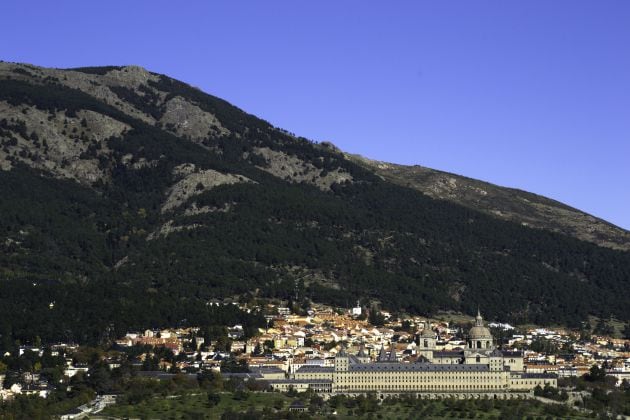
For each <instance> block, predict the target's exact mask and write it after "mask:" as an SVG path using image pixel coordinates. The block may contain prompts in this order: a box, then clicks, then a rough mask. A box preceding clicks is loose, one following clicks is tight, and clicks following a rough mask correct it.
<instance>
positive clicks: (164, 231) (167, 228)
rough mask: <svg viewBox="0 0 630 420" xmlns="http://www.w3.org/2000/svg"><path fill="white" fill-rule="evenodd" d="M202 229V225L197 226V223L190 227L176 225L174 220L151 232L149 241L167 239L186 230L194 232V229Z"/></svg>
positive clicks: (148, 236) (148, 237)
mask: <svg viewBox="0 0 630 420" xmlns="http://www.w3.org/2000/svg"><path fill="white" fill-rule="evenodd" d="M200 227H202V225H200V224H197V223H193V224H190V225H182V226H179V225H175V222H174V221H173V220H169V221H167V222H166V223H164V224H163V225H162V226H160V228H159V229H158V230H156V231H155V232H151V233H149V234H148V235H147V241H153V240H155V239H158V238H160V237H164V238H165V237H167V236H168V235H170V234H171V233H175V232H181V231H184V230H193V229H197V228H200Z"/></svg>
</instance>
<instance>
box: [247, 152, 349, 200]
mask: <svg viewBox="0 0 630 420" xmlns="http://www.w3.org/2000/svg"><path fill="white" fill-rule="evenodd" d="M254 152H255V153H256V154H258V155H260V156H262V157H263V158H264V159H265V160H266V161H267V166H264V167H260V166H259V168H260V169H262V170H263V171H266V172H269V173H270V174H272V175H274V176H276V177H278V178H282V179H284V180H287V181H289V182H293V183H300V182H306V183H308V184H312V185H315V186H316V187H317V188H319V189H321V190H323V191H328V190H330V187H331V185H332V184H334V183H338V184H340V183H343V182H352V175H351V174H349V173H347V172H345V171H341V170H340V169H339V168H337V169H335V170H333V171H329V172H325V171H324V170H323V169H319V168H317V167H316V166H314V165H313V164H311V163H309V162H304V161H303V160H300V159H299V158H297V157H295V156H292V155H288V154H286V153H283V152H279V151H276V150H271V149H269V148H267V147H257V148H254Z"/></svg>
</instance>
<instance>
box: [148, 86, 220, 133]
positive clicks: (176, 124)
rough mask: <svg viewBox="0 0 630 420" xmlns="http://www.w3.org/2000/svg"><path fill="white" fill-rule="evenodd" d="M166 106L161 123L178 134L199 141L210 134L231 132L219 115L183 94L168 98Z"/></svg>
mask: <svg viewBox="0 0 630 420" xmlns="http://www.w3.org/2000/svg"><path fill="white" fill-rule="evenodd" d="M164 108H165V109H164V115H162V118H161V119H160V123H161V124H162V126H163V127H165V128H166V129H167V130H169V131H170V132H172V133H174V134H176V135H178V136H183V137H187V138H190V139H191V140H196V141H198V140H202V139H204V138H207V137H209V136H211V137H216V136H224V135H228V134H229V133H230V132H229V131H228V130H227V129H226V128H224V127H223V126H222V125H221V122H220V121H219V120H218V119H217V117H215V116H214V115H212V114H210V113H209V112H205V111H203V110H202V109H201V108H199V107H198V106H196V105H194V104H192V103H190V102H188V101H186V100H185V99H184V98H182V97H181V96H176V97H174V98H172V99H170V100H168V101H167V102H166V104H165V107H164Z"/></svg>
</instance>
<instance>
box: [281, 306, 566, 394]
mask: <svg viewBox="0 0 630 420" xmlns="http://www.w3.org/2000/svg"><path fill="white" fill-rule="evenodd" d="M436 341H437V340H436V335H435V333H434V332H433V331H431V329H430V328H428V326H425V328H424V329H423V331H422V332H421V334H420V335H419V347H418V355H419V356H418V359H417V361H415V362H413V363H403V362H401V361H399V360H398V359H397V356H396V352H395V350H393V347H392V350H391V351H389V352H387V351H386V350H385V348H384V346H383V347H381V351H380V354H379V356H378V358H377V359H376V360H375V361H372V360H371V359H370V357H368V356H367V355H366V354H365V353H364V351H363V349H361V351H360V352H359V353H358V354H356V355H350V354H347V353H346V352H345V351H343V350H342V351H340V352H339V354H337V356H336V357H335V365H334V367H322V366H303V367H301V368H300V369H298V370H297V371H296V372H295V373H294V375H293V378H292V379H286V380H283V381H274V382H272V383H271V385H272V386H273V387H274V388H275V389H278V390H288V389H289V388H293V389H295V390H297V391H305V390H306V389H309V388H310V389H313V390H315V391H317V392H321V393H332V394H340V393H342V394H362V393H373V392H376V393H379V394H381V395H385V394H400V393H415V394H424V393H426V394H431V395H432V396H435V395H453V396H458V397H461V396H476V395H479V394H491V395H493V396H495V397H497V395H498V394H505V395H515V394H509V393H510V392H512V393H513V392H523V391H531V390H533V389H534V388H535V387H536V386H537V385H540V386H543V387H544V386H545V385H546V384H549V385H551V386H557V378H556V375H552V374H545V373H539V374H531V373H529V374H528V373H525V372H523V356H522V354H521V353H520V352H506V351H501V350H498V349H497V348H496V346H495V343H494V339H493V337H492V334H491V333H490V330H489V329H488V328H487V327H486V326H485V325H484V322H483V318H482V317H481V315H480V314H477V317H476V318H475V325H474V326H473V327H472V328H471V329H470V332H469V334H468V339H467V342H466V347H465V348H464V349H461V350H452V351H436V348H435V347H436Z"/></svg>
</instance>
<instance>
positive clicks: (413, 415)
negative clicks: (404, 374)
mask: <svg viewBox="0 0 630 420" xmlns="http://www.w3.org/2000/svg"><path fill="white" fill-rule="evenodd" d="M220 396H221V399H220V402H219V403H218V404H217V405H215V406H211V405H210V404H209V402H208V398H207V394H205V393H193V394H184V395H177V396H168V397H155V398H151V399H149V400H146V401H144V402H142V403H139V404H135V405H131V404H118V405H115V406H111V407H108V408H107V409H106V410H105V411H104V412H102V413H100V416H99V418H103V417H104V416H109V417H110V418H137V419H221V418H222V416H223V418H226V419H239V418H243V419H276V418H316V419H324V418H336V419H353V418H365V419H401V420H403V419H421V418H422V419H558V418H562V419H566V418H586V417H585V416H583V415H580V414H579V413H577V412H575V411H573V410H569V409H568V407H566V406H558V405H545V404H542V403H540V402H538V401H533V400H521V401H516V400H515V401H492V400H476V401H473V400H461V401H460V400H430V401H429V400H415V399H411V400H400V401H390V402H384V403H382V404H378V403H376V401H375V400H369V399H361V400H347V399H343V400H340V401H337V402H336V403H335V402H333V403H332V404H331V403H324V404H320V405H319V406H318V408H317V409H316V410H313V411H314V412H311V413H303V414H297V413H289V412H288V411H287V409H288V407H289V405H290V404H291V402H292V401H293V400H294V399H295V398H290V397H287V396H286V395H283V394H278V393H248V396H247V398H245V399H235V395H234V394H232V393H221V394H220ZM301 397H303V396H301ZM304 401H305V403H306V405H307V406H308V405H309V400H308V398H304Z"/></svg>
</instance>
